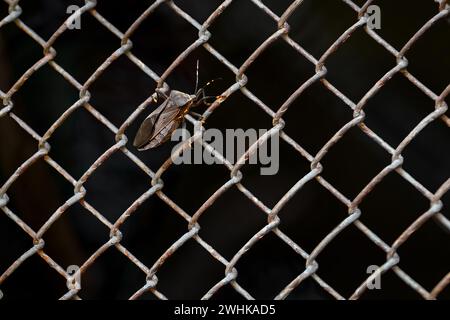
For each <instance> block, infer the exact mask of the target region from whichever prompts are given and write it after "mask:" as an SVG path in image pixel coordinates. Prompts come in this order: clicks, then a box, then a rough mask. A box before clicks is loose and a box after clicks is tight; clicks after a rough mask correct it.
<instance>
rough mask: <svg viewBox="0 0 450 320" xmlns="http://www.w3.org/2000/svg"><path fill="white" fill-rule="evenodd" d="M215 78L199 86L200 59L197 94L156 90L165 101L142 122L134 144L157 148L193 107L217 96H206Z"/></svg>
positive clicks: (196, 85)
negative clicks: (206, 91)
mask: <svg viewBox="0 0 450 320" xmlns="http://www.w3.org/2000/svg"><path fill="white" fill-rule="evenodd" d="M214 81H215V80H212V81H209V82H208V83H207V84H206V85H205V86H203V87H202V88H201V89H199V90H197V87H198V61H197V71H196V83H195V94H187V93H184V92H181V91H177V90H172V91H170V93H169V95H168V96H167V95H166V94H164V93H163V92H162V91H161V90H158V89H157V90H156V94H157V96H158V97H159V96H162V98H164V102H163V103H162V104H161V105H160V106H159V107H158V108H156V109H155V110H154V111H153V112H152V113H150V115H149V116H148V117H147V118H145V120H144V121H143V122H142V124H141V126H140V127H139V130H138V132H137V134H136V137H135V138H134V142H133V145H134V146H135V147H136V148H138V150H140V151H143V150H147V149H151V148H155V147H157V146H159V145H161V144H163V143H164V142H166V141H167V140H169V138H170V137H171V135H172V132H173V131H175V129H177V128H178V127H179V126H180V124H181V123H182V122H183V120H184V116H185V115H186V114H187V113H188V112H189V110H190V109H191V108H192V107H196V106H198V105H200V104H201V103H205V104H208V103H206V102H205V100H206V99H208V98H217V97H210V96H205V88H206V87H207V86H209V85H210V84H211V83H213V82H214Z"/></svg>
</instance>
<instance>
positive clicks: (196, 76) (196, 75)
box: [194, 59, 198, 92]
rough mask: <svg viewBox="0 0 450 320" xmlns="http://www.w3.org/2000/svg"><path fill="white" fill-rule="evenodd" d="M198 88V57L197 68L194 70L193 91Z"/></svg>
mask: <svg viewBox="0 0 450 320" xmlns="http://www.w3.org/2000/svg"><path fill="white" fill-rule="evenodd" d="M197 89H198V59H197V69H196V70H195V90H194V92H197Z"/></svg>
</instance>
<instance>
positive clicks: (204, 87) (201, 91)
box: [195, 78, 222, 99]
mask: <svg viewBox="0 0 450 320" xmlns="http://www.w3.org/2000/svg"><path fill="white" fill-rule="evenodd" d="M217 80H222V78H216V79H212V80H210V81H208V82H207V83H206V84H205V85H204V86H203V87H201V88H200V89H199V90H198V91H195V96H196V97H197V99H198V98H199V97H200V95H203V97H205V89H206V88H207V87H208V86H210V85H211V84H213V83H214V82H216V81H217ZM202 99H203V98H202Z"/></svg>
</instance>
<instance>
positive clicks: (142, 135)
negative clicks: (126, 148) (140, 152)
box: [133, 99, 169, 148]
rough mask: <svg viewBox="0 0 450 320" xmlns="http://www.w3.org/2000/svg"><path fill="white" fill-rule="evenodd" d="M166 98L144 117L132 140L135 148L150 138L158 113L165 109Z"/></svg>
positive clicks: (141, 145) (140, 146)
mask: <svg viewBox="0 0 450 320" xmlns="http://www.w3.org/2000/svg"><path fill="white" fill-rule="evenodd" d="M168 101H169V100H168V99H167V100H165V101H164V102H163V103H162V104H161V105H160V106H159V107H158V108H156V109H155V110H154V111H153V112H152V113H150V115H149V116H148V117H147V118H145V120H144V121H143V122H142V124H141V126H140V127H139V130H138V132H137V133H136V137H135V138H134V141H133V146H135V147H137V148H142V147H143V146H144V145H145V144H146V143H148V141H149V140H150V139H151V137H152V135H153V132H154V129H155V122H156V121H157V120H158V118H159V116H160V114H161V113H162V112H163V111H164V109H166V107H167V104H168Z"/></svg>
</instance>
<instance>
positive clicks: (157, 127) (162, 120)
mask: <svg viewBox="0 0 450 320" xmlns="http://www.w3.org/2000/svg"><path fill="white" fill-rule="evenodd" d="M183 109H184V108H180V107H178V106H176V105H175V104H174V103H173V101H171V100H170V98H169V99H167V100H166V101H164V103H163V104H162V105H161V106H159V107H158V108H157V109H155V111H153V112H152V113H151V114H150V115H149V116H148V117H147V118H146V119H145V120H144V122H143V123H142V125H141V127H140V128H139V131H138V133H137V134H136V138H135V141H134V146H136V147H138V149H139V150H147V149H150V148H154V147H157V146H159V145H160V144H162V143H164V142H166V141H167V140H168V139H169V138H170V136H171V133H172V131H173V130H175V129H176V128H178V126H179V125H180V123H181V121H182V120H183V119H182V117H180V115H181V114H182V112H183Z"/></svg>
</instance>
